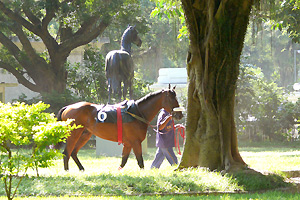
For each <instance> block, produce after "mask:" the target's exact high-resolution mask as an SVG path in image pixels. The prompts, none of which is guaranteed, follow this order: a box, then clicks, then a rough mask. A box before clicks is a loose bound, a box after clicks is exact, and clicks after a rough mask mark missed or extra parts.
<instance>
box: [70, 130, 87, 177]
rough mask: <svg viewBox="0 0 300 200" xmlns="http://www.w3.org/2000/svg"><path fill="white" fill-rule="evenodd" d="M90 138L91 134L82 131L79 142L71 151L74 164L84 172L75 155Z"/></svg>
mask: <svg viewBox="0 0 300 200" xmlns="http://www.w3.org/2000/svg"><path fill="white" fill-rule="evenodd" d="M91 137H92V133H90V132H89V131H88V130H86V129H85V130H84V131H83V133H82V134H81V136H80V138H79V140H78V141H77V143H76V146H75V148H74V150H73V151H72V154H71V156H72V158H73V160H74V161H75V163H76V164H77V166H78V168H79V170H81V171H84V168H83V166H82V164H81V163H80V161H79V159H78V157H77V153H78V151H79V150H80V149H81V148H82V147H83V146H84V145H85V144H86V143H87V142H88V141H89V139H90V138H91Z"/></svg>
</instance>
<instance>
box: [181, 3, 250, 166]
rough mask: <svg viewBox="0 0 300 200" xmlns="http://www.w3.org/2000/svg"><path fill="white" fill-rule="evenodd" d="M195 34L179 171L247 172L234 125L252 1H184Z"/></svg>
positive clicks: (191, 42) (188, 62) (191, 45)
mask: <svg viewBox="0 0 300 200" xmlns="http://www.w3.org/2000/svg"><path fill="white" fill-rule="evenodd" d="M182 6H183V9H184V11H185V16H186V23H187V26H188V29H189V32H190V51H189V55H188V58H187V71H188V77H189V87H188V105H187V123H186V133H187V138H186V143H185V148H184V152H183V156H182V159H181V162H180V164H179V168H187V167H196V166H201V167H207V168H209V169H211V170H215V169H217V170H223V169H226V170H228V169H232V168H233V167H234V166H237V167H243V166H245V165H246V164H245V162H244V161H243V159H242V158H241V156H240V154H239V151H238V147H237V134H236V128H235V122H234V103H235V89H236V81H237V78H238V73H239V59H240V54H241V51H242V47H243V41H244V36H245V33H246V29H247V24H248V20H249V14H250V10H251V6H252V1H251V0H221V1H217V0H206V1H203V0H196V1H192V0H182Z"/></svg>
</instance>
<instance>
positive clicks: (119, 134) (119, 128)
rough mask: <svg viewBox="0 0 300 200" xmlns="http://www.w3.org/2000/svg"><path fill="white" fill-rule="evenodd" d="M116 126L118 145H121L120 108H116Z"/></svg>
mask: <svg viewBox="0 0 300 200" xmlns="http://www.w3.org/2000/svg"><path fill="white" fill-rule="evenodd" d="M117 126H118V144H119V145H120V144H122V143H123V140H122V139H123V126H122V115H121V107H117Z"/></svg>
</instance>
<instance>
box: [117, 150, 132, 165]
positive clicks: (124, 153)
mask: <svg viewBox="0 0 300 200" xmlns="http://www.w3.org/2000/svg"><path fill="white" fill-rule="evenodd" d="M130 151H131V147H128V146H125V145H124V146H123V151H122V162H121V165H120V168H119V169H122V168H123V167H124V166H125V165H126V163H127V160H128V157H129V154H130Z"/></svg>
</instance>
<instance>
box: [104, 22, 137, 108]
mask: <svg viewBox="0 0 300 200" xmlns="http://www.w3.org/2000/svg"><path fill="white" fill-rule="evenodd" d="M131 43H134V44H136V45H137V46H138V47H140V46H141V45H142V41H141V39H140V38H139V36H138V32H137V30H136V29H135V26H128V28H127V29H126V30H125V31H124V33H123V35H122V39H121V50H113V51H110V52H109V53H108V54H107V55H106V58H105V69H106V78H107V80H108V103H110V99H111V94H112V92H113V93H114V94H117V96H118V97H119V100H120V101H121V83H122V82H123V98H124V99H125V98H126V95H127V89H128V88H129V96H130V99H132V80H133V77H134V65H133V60H132V58H131Z"/></svg>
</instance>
